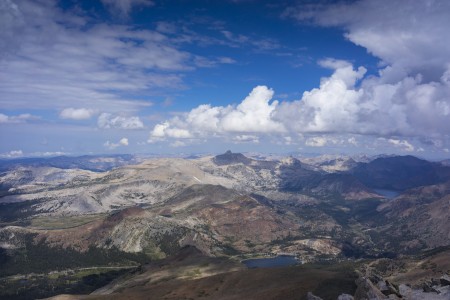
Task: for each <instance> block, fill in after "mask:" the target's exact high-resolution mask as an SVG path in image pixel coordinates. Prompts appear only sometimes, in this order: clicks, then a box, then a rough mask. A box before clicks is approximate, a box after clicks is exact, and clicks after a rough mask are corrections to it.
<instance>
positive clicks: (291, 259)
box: [242, 255, 301, 269]
mask: <svg viewBox="0 0 450 300" xmlns="http://www.w3.org/2000/svg"><path fill="white" fill-rule="evenodd" d="M242 263H243V264H244V265H246V266H247V268H249V269H253V268H273V267H285V266H293V265H297V264H299V263H301V262H300V261H299V260H297V259H296V258H295V256H290V255H280V256H276V257H271V258H254V259H246V260H243V261H242Z"/></svg>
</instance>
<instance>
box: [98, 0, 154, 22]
mask: <svg viewBox="0 0 450 300" xmlns="http://www.w3.org/2000/svg"><path fill="white" fill-rule="evenodd" d="M101 1H102V3H103V4H104V5H106V7H108V8H109V9H110V11H111V12H112V13H113V14H115V15H118V16H119V17H122V18H127V17H128V16H129V14H130V12H131V10H132V9H133V8H137V7H142V6H153V5H155V3H154V2H153V1H150V0H101Z"/></svg>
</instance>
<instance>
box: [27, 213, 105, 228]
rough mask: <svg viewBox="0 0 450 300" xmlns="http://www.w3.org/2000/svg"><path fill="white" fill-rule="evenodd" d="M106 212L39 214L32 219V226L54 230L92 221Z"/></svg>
mask: <svg viewBox="0 0 450 300" xmlns="http://www.w3.org/2000/svg"><path fill="white" fill-rule="evenodd" d="M104 216H105V214H93V215H81V216H64V217H57V216H39V217H35V218H33V219H31V224H30V226H31V227H34V228H36V229H44V230H52V229H67V228H73V227H78V226H81V225H84V224H87V223H90V222H92V221H95V220H98V219H101V218H103V217H104Z"/></svg>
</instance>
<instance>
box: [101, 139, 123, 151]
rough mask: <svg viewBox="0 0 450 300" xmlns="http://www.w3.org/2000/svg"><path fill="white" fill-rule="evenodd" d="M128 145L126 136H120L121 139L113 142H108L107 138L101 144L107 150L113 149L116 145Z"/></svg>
mask: <svg viewBox="0 0 450 300" xmlns="http://www.w3.org/2000/svg"><path fill="white" fill-rule="evenodd" d="M128 145H129V142H128V139H127V138H121V139H120V140H119V142H117V143H113V142H110V141H109V140H108V141H106V142H105V143H104V144H103V146H104V147H105V148H107V149H109V150H114V149H116V148H117V147H120V146H128Z"/></svg>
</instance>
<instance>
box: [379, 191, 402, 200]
mask: <svg viewBox="0 0 450 300" xmlns="http://www.w3.org/2000/svg"><path fill="white" fill-rule="evenodd" d="M373 190H374V191H375V193H377V194H379V195H381V196H383V197H385V198H388V199H393V198H395V197H397V196H398V195H400V192H399V191H393V190H383V189H373Z"/></svg>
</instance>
